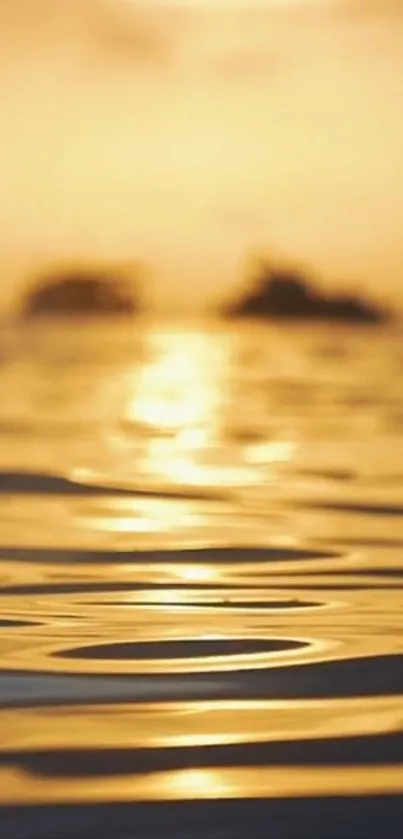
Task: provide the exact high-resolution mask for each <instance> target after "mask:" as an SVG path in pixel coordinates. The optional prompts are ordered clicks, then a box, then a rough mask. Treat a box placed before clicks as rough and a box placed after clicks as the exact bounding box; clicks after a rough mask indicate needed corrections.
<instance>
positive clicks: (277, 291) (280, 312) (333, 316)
mask: <svg viewBox="0 0 403 839" xmlns="http://www.w3.org/2000/svg"><path fill="white" fill-rule="evenodd" d="M250 285H251V287H250V290H246V291H245V293H244V294H241V296H240V297H239V298H238V299H235V300H233V301H232V302H230V303H229V304H227V305H226V306H224V309H223V314H224V315H225V316H226V317H230V318H261V319H267V318H272V319H284V320H301V321H303V320H310V321H339V322H343V321H345V322H353V323H373V324H376V323H383V322H385V321H387V320H390V319H391V317H392V315H391V313H390V312H389V311H388V310H386V309H382V308H381V307H378V306H376V305H375V304H374V303H371V302H369V301H366V300H364V299H361V298H360V297H356V296H354V295H348V294H347V295H346V294H331V295H328V294H325V293H324V292H321V291H320V289H318V288H317V287H316V286H315V285H314V284H313V283H312V282H311V281H310V280H308V279H306V278H305V277H304V276H303V275H302V274H301V273H300V272H299V271H297V270H293V269H288V268H276V267H272V266H270V265H269V264H268V263H267V262H264V261H262V262H260V263H259V265H258V270H257V272H256V276H255V277H254V279H253V280H252V283H251V284H250Z"/></svg>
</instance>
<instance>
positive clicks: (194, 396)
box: [127, 330, 225, 446]
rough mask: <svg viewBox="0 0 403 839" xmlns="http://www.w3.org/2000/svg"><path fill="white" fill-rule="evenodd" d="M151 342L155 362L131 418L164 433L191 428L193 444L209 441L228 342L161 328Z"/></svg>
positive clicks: (131, 405) (145, 376)
mask: <svg viewBox="0 0 403 839" xmlns="http://www.w3.org/2000/svg"><path fill="white" fill-rule="evenodd" d="M151 340H152V346H151V361H150V363H149V364H148V365H146V366H145V367H144V368H143V371H142V374H141V376H140V380H139V382H138V387H137V388H136V392H135V393H134V394H133V397H132V399H131V401H130V403H129V406H128V410H127V419H129V420H132V421H133V422H135V423H139V424H142V425H145V426H147V427H149V428H150V430H154V431H156V432H159V433H161V432H169V431H171V432H180V431H185V432H186V435H187V436H185V438H184V439H183V440H182V443H183V444H184V445H187V446H189V444H191V445H194V444H195V443H196V445H199V443H200V442H203V443H205V435H206V430H207V429H208V428H209V427H210V426H211V421H212V418H214V417H215V416H216V412H217V406H218V403H219V402H220V378H221V373H222V368H223V361H224V360H225V347H224V346H223V343H222V340H221V341H220V342H219V343H217V341H214V338H213V336H211V335H209V334H207V335H206V334H204V335H202V334H199V333H196V332H183V331H181V330H179V331H177V332H170V331H168V332H165V333H164V332H158V333H156V334H154V335H152V336H151ZM200 435H201V437H200Z"/></svg>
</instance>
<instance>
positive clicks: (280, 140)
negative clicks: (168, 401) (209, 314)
mask: <svg viewBox="0 0 403 839" xmlns="http://www.w3.org/2000/svg"><path fill="white" fill-rule="evenodd" d="M402 103H403V0H255V2H253V0H176V2H175V0H147V1H146V0H0V120H1V132H0V155H1V157H0V159H1V162H2V174H1V177H0V216H1V218H0V221H1V225H0V257H1V260H2V299H3V300H6V299H8V298H9V296H10V292H13V293H15V290H16V288H17V285H18V283H20V282H21V279H23V278H24V276H26V272H27V271H28V270H29V269H31V268H33V267H35V266H38V265H40V264H41V263H43V262H44V261H49V260H53V259H56V258H59V257H62V256H63V255H67V256H72V257H75V256H84V257H96V258H100V259H104V258H105V259H108V260H109V259H115V258H116V259H118V260H127V259H135V258H137V257H141V258H143V259H145V260H149V261H150V262H151V263H152V264H153V266H154V282H155V287H156V289H157V290H158V294H159V299H160V301H161V302H164V301H167V300H171V302H172V303H173V305H174V306H176V305H177V302H178V301H181V303H183V301H185V302H186V303H187V302H188V301H189V300H191V299H192V297H194V299H195V300H196V299H197V300H199V301H200V300H203V299H204V300H205V299H206V297H207V295H208V294H210V295H213V296H217V294H219V293H221V292H222V293H225V292H226V290H227V289H228V287H229V286H230V285H231V283H232V284H234V283H236V282H237V281H239V271H240V269H241V268H242V263H243V260H244V257H245V255H246V254H247V253H248V251H250V250H253V249H267V251H268V252H269V253H270V252H273V253H274V254H284V255H289V256H291V257H295V258H296V259H302V260H304V261H307V262H311V263H313V264H314V265H316V266H317V267H318V269H319V270H320V271H323V272H324V273H325V274H326V276H328V277H329V278H330V279H331V280H334V279H338V278H339V279H340V280H342V281H349V280H350V279H351V280H352V281H353V282H355V281H357V282H361V281H365V280H367V279H368V281H370V282H371V283H372V287H373V288H374V289H376V290H377V291H380V290H381V288H382V287H383V285H384V286H385V289H386V291H388V292H389V291H392V292H393V293H394V294H397V295H398V294H399V292H400V289H401V294H402V295H403V284H402V283H401V278H402V277H403V235H402V233H403V105H402Z"/></svg>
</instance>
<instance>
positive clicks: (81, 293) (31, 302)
mask: <svg viewBox="0 0 403 839" xmlns="http://www.w3.org/2000/svg"><path fill="white" fill-rule="evenodd" d="M139 310H140V304H139V301H138V300H137V299H136V297H135V295H134V293H133V292H132V290H131V288H130V286H129V285H128V284H127V283H125V282H123V281H122V278H121V277H120V276H116V277H114V276H113V275H112V276H109V275H106V274H103V273H102V272H101V271H87V270H77V271H66V272H61V273H59V274H55V275H50V276H48V277H46V278H45V279H43V280H42V281H39V282H37V283H36V285H35V287H34V288H32V289H31V290H30V291H29V292H28V294H27V295H26V297H25V300H24V301H23V305H22V316H23V317H24V318H28V319H29V318H37V317H92V316H98V317H99V316H118V315H133V314H136V313H137V312H138V311H139Z"/></svg>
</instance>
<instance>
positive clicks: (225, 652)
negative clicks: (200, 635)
mask: <svg viewBox="0 0 403 839" xmlns="http://www.w3.org/2000/svg"><path fill="white" fill-rule="evenodd" d="M304 646H306V644H303V643H301V642H299V641H292V640H290V639H284V640H282V639H278V638H270V639H267V640H266V639H260V638H252V639H248V638H247V639H241V638H239V639H234V638H231V639H230V638H227V639H208V640H199V639H197V638H196V639H190V640H185V641H158V642H157V643H156V642H152V641H150V642H147V641H133V642H130V643H120V644H119V643H115V644H97V645H94V646H90V647H78V648H77V649H72V650H62V651H60V652H57V653H55V655H57V656H60V657H61V658H76V659H77V658H83V659H101V660H106V659H110V660H112V661H117V660H118V661H133V660H135V661H143V660H153V659H158V660H168V661H171V660H172V659H186V658H198V657H202V658H212V659H215V658H220V657H222V656H234V655H235V656H236V655H240V654H241V655H242V656H246V655H254V654H255V653H272V652H283V651H284V650H297V649H300V648H301V647H304Z"/></svg>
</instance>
